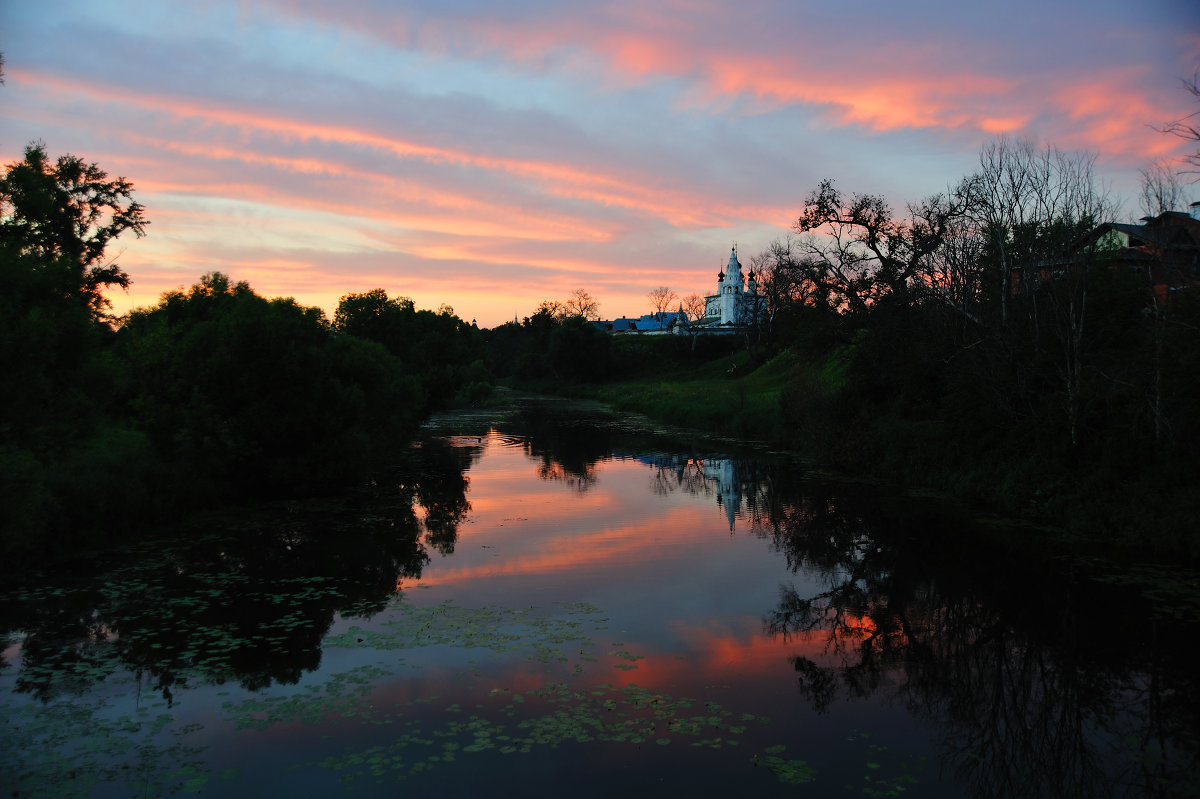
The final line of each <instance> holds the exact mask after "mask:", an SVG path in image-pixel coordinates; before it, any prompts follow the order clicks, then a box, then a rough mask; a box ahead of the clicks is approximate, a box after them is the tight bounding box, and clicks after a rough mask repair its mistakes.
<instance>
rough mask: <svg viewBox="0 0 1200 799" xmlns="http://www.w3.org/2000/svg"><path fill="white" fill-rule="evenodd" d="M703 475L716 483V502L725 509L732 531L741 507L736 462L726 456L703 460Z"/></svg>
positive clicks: (740, 489)
mask: <svg viewBox="0 0 1200 799" xmlns="http://www.w3.org/2000/svg"><path fill="white" fill-rule="evenodd" d="M704 476H705V477H707V478H708V479H709V480H712V481H713V482H714V483H716V485H717V504H718V505H720V506H721V507H722V508H724V509H725V517H726V518H727V519H729V530H730V532H732V531H733V526H734V522H735V521H736V520H737V515H738V511H740V510H741V508H742V487H741V481H739V480H738V469H737V464H735V463H734V462H733V461H731V460H729V459H728V458H721V459H712V460H705V461H704Z"/></svg>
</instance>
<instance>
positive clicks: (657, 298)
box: [646, 286, 679, 316]
mask: <svg viewBox="0 0 1200 799" xmlns="http://www.w3.org/2000/svg"><path fill="white" fill-rule="evenodd" d="M646 296H648V297H649V298H650V307H651V308H653V309H654V313H656V314H658V315H660V316H661V315H662V314H664V313H666V312H667V311H669V310H670V309H671V303H673V302H675V298H676V297H678V296H679V295H677V294H676V293H675V292H673V291H671V289H670V288H668V287H666V286H659V287H658V288H653V289H650V291H649V293H648V294H647V295H646Z"/></svg>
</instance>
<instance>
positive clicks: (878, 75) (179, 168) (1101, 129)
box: [0, 0, 1200, 327]
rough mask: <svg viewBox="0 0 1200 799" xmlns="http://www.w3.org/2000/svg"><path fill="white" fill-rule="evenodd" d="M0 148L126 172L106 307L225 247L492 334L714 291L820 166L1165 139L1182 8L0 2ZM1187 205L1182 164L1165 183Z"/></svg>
mask: <svg viewBox="0 0 1200 799" xmlns="http://www.w3.org/2000/svg"><path fill="white" fill-rule="evenodd" d="M0 52H2V53H3V54H4V58H5V81H6V82H5V85H4V86H2V87H0V108H2V109H3V112H2V114H0V160H2V161H3V162H4V163H6V164H7V163H10V162H12V161H15V160H18V159H19V158H20V157H21V152H22V150H23V148H24V146H25V145H26V144H27V143H28V142H30V141H32V140H35V139H40V140H42V141H44V142H45V144H46V146H47V149H48V150H49V151H50V153H51V154H52V155H59V154H62V153H72V154H75V155H78V156H81V157H83V158H85V159H86V160H89V161H96V162H98V163H99V164H100V165H101V167H103V168H104V169H106V170H107V171H108V172H109V173H110V175H113V176H116V175H121V176H124V177H126V178H128V179H129V180H130V181H132V182H133V184H134V186H135V188H136V197H137V199H138V200H139V201H140V202H142V203H143V204H144V205H145V206H146V209H147V216H148V218H149V219H150V220H151V225H150V226H149V227H148V228H147V236H146V237H145V238H144V239H140V240H139V239H134V238H132V237H126V238H122V239H121V240H119V241H118V243H117V248H118V252H119V263H120V264H121V265H122V266H123V267H124V268H125V270H126V271H127V272H128V273H129V274H130V276H131V278H132V279H133V285H132V286H131V288H130V290H129V292H128V293H127V294H125V293H122V292H120V291H117V292H115V293H112V294H111V295H110V298H111V299H112V301H113V305H114V309H115V310H116V311H117V312H123V311H126V310H128V309H130V308H132V307H136V306H142V305H149V304H153V303H154V302H155V301H156V299H157V297H158V295H159V294H160V293H162V292H163V291H166V290H169V289H171V288H174V287H176V286H181V285H190V284H191V283H194V282H195V281H196V280H197V279H198V278H199V276H200V275H201V274H203V273H205V272H210V271H214V270H220V271H223V272H226V273H227V274H229V275H230V276H231V277H233V278H234V279H237V280H247V281H249V282H250V284H251V285H252V286H253V287H254V288H255V289H256V290H257V291H258V292H259V293H261V294H264V295H266V296H280V295H286V296H293V297H295V298H296V299H297V300H298V301H300V302H301V303H304V304H308V305H318V306H321V307H323V308H325V309H326V311H332V309H333V308H334V307H335V306H336V304H337V300H338V297H339V296H341V295H343V294H346V293H349V292H358V291H365V290H368V289H371V288H375V287H381V288H384V289H386V290H387V291H388V292H389V293H390V294H392V295H393V296H396V295H403V296H408V297H411V298H412V299H413V300H414V301H415V302H416V304H417V306H418V307H426V308H437V307H438V306H439V305H441V304H443V303H446V304H449V305H451V306H453V307H454V309H455V311H456V312H457V313H458V314H459V315H460V316H462V317H463V318H465V319H468V320H470V319H476V320H477V321H478V323H479V325H480V326H481V327H490V326H493V325H496V324H500V323H502V322H504V321H511V320H512V319H513V318H514V316H520V317H524V316H528V315H529V314H530V313H532V311H533V310H534V308H535V307H536V305H537V303H538V302H539V301H541V300H543V299H551V298H553V299H565V298H566V297H567V296H568V295H569V294H570V292H571V291H572V290H573V289H577V288H583V289H586V290H587V291H589V292H590V293H591V294H592V295H593V296H594V297H595V299H596V300H598V301H599V303H600V314H601V315H602V316H603V317H605V318H612V317H616V316H621V315H640V314H642V313H646V312H648V311H650V310H651V308H650V301H649V300H648V299H647V297H646V294H647V292H648V291H649V290H650V289H651V288H654V287H655V286H660V285H666V286H668V287H670V288H671V289H673V290H674V291H676V292H678V293H679V294H680V295H686V294H690V293H693V292H696V293H700V294H705V293H709V292H711V291H713V289H714V287H715V281H716V273H717V271H718V267H719V266H720V265H722V264H723V263H724V261H725V259H726V258H727V257H728V253H729V248H730V245H731V243H733V242H735V241H736V242H737V243H738V247H739V252H740V253H741V254H742V256H743V261H746V260H748V256H749V255H750V254H752V253H754V252H758V251H759V250H761V249H763V248H764V247H766V245H767V244H768V243H769V242H770V241H771V240H772V239H774V238H778V237H781V236H783V235H785V234H786V233H787V231H788V226H789V224H790V222H791V221H792V220H794V219H795V217H796V216H797V215H798V214H799V213H800V210H801V208H802V206H803V201H804V198H805V196H806V195H807V194H808V193H809V192H810V191H811V189H812V188H813V187H814V186H815V185H816V184H817V183H818V182H819V181H820V180H821V179H822V178H825V177H832V178H835V179H836V180H837V181H838V185H839V186H840V187H841V188H843V189H845V190H847V191H851V192H854V191H861V192H873V193H881V194H884V195H885V196H886V197H887V198H888V199H889V200H890V201H891V203H892V205H893V206H894V207H902V206H903V205H904V203H905V202H907V201H909V200H915V199H918V198H920V197H922V196H924V195H927V194H930V193H933V192H936V191H939V190H942V189H944V188H946V186H947V185H948V184H951V183H954V182H956V181H957V180H958V179H959V178H960V177H962V176H963V175H965V174H967V173H968V172H970V171H971V170H972V169H973V167H974V165H975V164H976V163H977V158H978V152H979V148H980V146H981V145H982V144H983V143H985V142H986V141H988V140H989V139H991V138H992V137H994V136H996V135H998V134H1008V135H1010V136H1029V137H1033V138H1036V139H1037V140H1039V141H1041V142H1052V143H1054V144H1056V145H1057V146H1059V147H1061V148H1063V149H1068V150H1074V149H1085V148H1086V149H1090V150H1093V151H1095V152H1096V153H1098V155H1099V161H1098V167H1099V171H1100V173H1101V175H1102V176H1103V177H1104V178H1105V179H1106V180H1107V181H1108V182H1109V184H1110V185H1111V187H1112V189H1113V190H1114V191H1115V192H1116V193H1117V194H1118V195H1121V196H1123V197H1124V198H1125V202H1124V208H1125V216H1126V217H1127V218H1132V219H1136V218H1137V217H1138V216H1140V215H1141V212H1140V209H1139V207H1138V204H1137V201H1136V198H1135V193H1136V188H1137V173H1138V169H1139V168H1143V167H1147V166H1149V165H1150V164H1151V163H1152V162H1154V161H1156V160H1159V159H1170V158H1173V157H1178V156H1179V155H1180V154H1182V153H1184V152H1188V151H1195V149H1196V144H1195V143H1191V145H1190V146H1189V145H1188V143H1186V142H1183V141H1181V140H1179V139H1176V138H1172V137H1169V136H1166V135H1163V134H1161V133H1159V132H1157V131H1156V130H1154V128H1153V127H1152V126H1153V125H1162V124H1163V123H1164V122H1167V121H1169V120H1172V119H1177V118H1179V117H1182V116H1184V115H1186V114H1188V113H1192V112H1194V111H1197V110H1200V108H1198V107H1197V104H1196V102H1195V99H1194V98H1192V97H1190V96H1189V95H1188V94H1186V93H1185V92H1184V91H1183V90H1182V88H1181V87H1180V81H1181V79H1184V78H1186V79H1189V80H1190V79H1191V78H1192V76H1193V75H1194V74H1195V73H1196V71H1197V70H1198V69H1200V4H1198V3H1196V2H1195V0H1146V1H1145V2H1141V3H1134V2H1123V3H1114V2H1109V1H1108V0H1099V1H1098V2H1088V3H1084V2H1077V1H1076V0H1070V2H1056V1H1055V0H1050V1H1049V2H1047V1H1046V0H1041V1H1040V2H1036V3H1034V2H1026V1H1025V0H1019V1H1018V2H1006V3H1000V4H982V3H970V2H961V0H959V1H958V2H953V3H949V2H935V1H933V0H913V2H909V3H903V4H901V3H884V2H862V1H861V0H848V1H847V2H828V3H807V2H797V1H795V0H790V1H788V0H778V1H777V2H769V1H764V2H745V0H742V1H741V2H735V0H668V1H667V2H651V1H650V0H615V1H614V0H595V1H593V2H575V3H568V2H555V1H553V0H507V1H506V2H494V1H493V2H484V0H423V1H422V2H392V1H390V0H340V2H337V3H334V2H316V0H265V1H264V2H250V0H243V1H241V2H232V1H231V0H206V2H204V3H199V2H170V1H168V0H164V1H160V2H153V3H144V2H137V3H135V2H121V1H120V0H90V1H89V2H67V1H66V0H41V1H40V2H38V3H33V2H18V0H0ZM1192 195H1193V196H1192V199H1200V188H1198V187H1195V186H1194V187H1193V188H1192Z"/></svg>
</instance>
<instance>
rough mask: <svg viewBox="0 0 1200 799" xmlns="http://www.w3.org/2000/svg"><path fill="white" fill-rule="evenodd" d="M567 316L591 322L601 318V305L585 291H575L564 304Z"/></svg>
mask: <svg viewBox="0 0 1200 799" xmlns="http://www.w3.org/2000/svg"><path fill="white" fill-rule="evenodd" d="M564 305H565V306H566V311H567V313H566V315H567V316H582V317H583V318H584V319H587V320H588V321H589V322H592V321H595V320H597V319H599V318H600V303H598V302H596V300H595V299H593V297H592V295H591V294H588V293H587V291H586V290H585V289H575V290H574V291H572V292H571V296H570V297H569V298H568V299H567V301H566V302H565V303H564Z"/></svg>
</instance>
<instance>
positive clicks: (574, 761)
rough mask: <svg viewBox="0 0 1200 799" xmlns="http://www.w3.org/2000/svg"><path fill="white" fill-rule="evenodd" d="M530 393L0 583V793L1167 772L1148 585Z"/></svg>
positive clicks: (552, 786)
mask: <svg viewBox="0 0 1200 799" xmlns="http://www.w3.org/2000/svg"><path fill="white" fill-rule="evenodd" d="M527 411H528V412H523V413H517V414H511V415H509V416H507V417H506V418H504V419H502V420H498V421H493V423H491V424H486V423H482V422H481V421H480V420H479V419H469V418H465V417H464V418H457V419H443V420H441V421H440V422H439V424H438V425H436V426H435V427H436V429H432V430H431V436H430V438H429V439H428V440H426V441H424V442H423V444H422V445H421V446H420V447H417V448H414V449H413V451H412V452H411V453H408V455H407V456H406V459H405V460H406V463H405V464H404V466H403V468H401V469H400V470H399V471H398V472H397V473H396V474H395V475H393V476H392V477H391V478H390V479H389V480H385V481H381V482H380V484H379V485H377V486H374V487H372V488H371V489H369V490H364V491H363V492H360V493H358V494H355V495H353V496H348V497H345V498H342V499H339V500H338V501H336V502H332V501H330V502H324V503H307V504H304V505H291V506H280V507H265V508H257V509H255V510H253V511H252V512H247V513H245V514H243V515H240V516H239V517H238V519H237V522H236V523H233V522H230V521H228V520H226V521H221V522H214V521H209V522H206V523H204V524H194V525H190V526H189V527H188V528H187V530H186V535H185V536H184V538H183V539H182V540H178V541H173V542H172V543H170V544H162V543H156V544H147V545H146V546H143V547H141V548H140V549H138V550H136V551H133V552H122V553H114V555H113V557H112V558H111V560H110V561H109V562H106V563H96V564H90V568H89V569H88V572H87V573H86V574H79V575H75V576H73V577H55V578H39V579H38V580H36V581H35V582H34V583H33V584H31V585H26V586H24V587H21V588H19V589H16V590H10V591H8V592H7V593H0V595H2V599H0V602H2V604H0V624H2V625H3V626H2V627H0V632H3V633H5V634H6V638H5V639H4V640H5V641H6V643H5V645H4V651H3V661H4V663H3V666H2V667H0V714H2V717H3V720H2V721H0V786H2V787H3V789H4V795H6V796H8V795H13V796H97V797H109V796H114V797H115V796H130V795H136V796H162V795H172V794H179V795H206V796H247V797H249V796H255V797H258V796H268V795H289V796H296V797H303V796H337V795H354V796H395V795H408V796H433V795H436V796H480V795H500V796H509V795H511V796H585V797H586V796H650V795H655V796H660V795H677V794H676V793H675V792H678V791H688V792H689V793H690V794H691V795H697V796H715V795H718V794H733V795H739V796H774V795H781V796H782V795H789V796H790V795H807V796H843V795H866V796H881V795H891V796H895V795H916V796H1036V795H1039V794H1041V795H1047V796H1081V797H1082V796H1089V797H1090V796H1107V795H1132V796H1142V795H1185V794H1188V793H1189V792H1194V788H1193V787H1192V785H1191V783H1192V782H1194V781H1192V780H1189V779H1188V778H1187V777H1188V775H1189V773H1190V774H1194V773H1195V767H1196V764H1197V761H1196V750H1197V745H1196V737H1195V734H1194V732H1193V730H1194V729H1195V727H1196V721H1197V714H1196V689H1195V680H1194V678H1193V677H1192V676H1191V674H1190V670H1189V667H1190V664H1189V663H1188V662H1187V661H1185V660H1184V659H1183V657H1182V655H1181V654H1180V653H1179V652H1178V651H1176V649H1174V648H1173V647H1174V646H1175V642H1174V640H1173V639H1174V632H1176V631H1177V629H1178V628H1177V626H1175V625H1173V624H1172V623H1170V622H1169V621H1163V620H1161V618H1162V617H1164V616H1167V615H1169V614H1163V613H1161V612H1157V611H1161V609H1155V608H1153V607H1148V606H1145V605H1143V604H1139V603H1138V602H1137V601H1135V600H1133V599H1131V598H1130V597H1129V596H1128V595H1126V594H1118V593H1115V592H1114V591H1113V590H1110V589H1106V588H1104V587H1102V586H1095V585H1091V584H1087V583H1082V582H1079V581H1074V580H1072V579H1069V575H1064V574H1063V569H1062V567H1061V566H1054V567H1051V566H1045V565H1043V566H1040V567H1031V566H1029V565H1028V563H1027V562H1026V561H1027V558H1026V557H1023V556H1021V555H1020V554H1019V553H1018V554H1015V555H1014V554H1013V553H1009V554H1007V555H1003V554H1000V553H997V552H995V551H990V550H984V549H980V547H979V545H978V544H977V543H976V541H975V539H976V538H977V535H976V533H973V532H972V531H971V529H970V528H969V527H968V526H967V525H965V524H964V523H962V522H960V521H955V520H952V519H950V518H947V517H946V516H945V515H944V514H942V513H940V512H939V511H937V510H936V509H934V508H932V507H930V506H926V505H923V504H921V503H918V502H915V501H913V500H911V499H909V500H898V499H895V498H889V497H887V496H884V495H883V494H881V493H880V492H879V491H877V490H875V489H873V488H870V487H866V486H862V485H854V484H846V483H836V482H831V481H826V480H818V479H814V478H812V477H810V476H805V475H804V474H803V473H802V472H801V471H800V470H799V469H798V468H797V467H796V466H794V465H789V464H787V463H784V462H780V461H778V460H772V459H770V458H767V457H765V456H763V455H761V454H759V455H753V454H747V453H745V452H738V451H736V450H735V449H733V448H722V447H714V446H713V445H711V444H708V445H680V444H677V443H675V444H670V443H666V440H665V439H664V438H662V437H652V436H649V435H646V434H638V433H635V432H634V431H631V430H629V429H625V428H623V427H622V426H621V425H618V424H613V423H612V422H611V421H608V422H604V421H602V422H601V423H600V424H594V422H595V420H587V419H582V420H581V419H580V418H578V417H577V416H576V415H574V414H573V413H565V412H561V411H559V410H557V409H556V406H555V405H554V404H548V405H542V406H535V407H533V408H532V409H527ZM1018 563H1019V564H1020V565H1019V566H1018V565H1016V564H1018ZM664 791H670V792H671V793H670V794H663V792H664Z"/></svg>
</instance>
